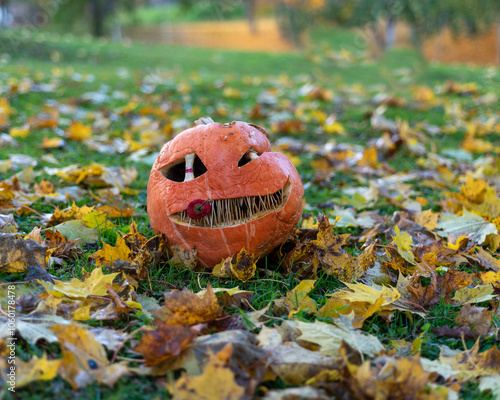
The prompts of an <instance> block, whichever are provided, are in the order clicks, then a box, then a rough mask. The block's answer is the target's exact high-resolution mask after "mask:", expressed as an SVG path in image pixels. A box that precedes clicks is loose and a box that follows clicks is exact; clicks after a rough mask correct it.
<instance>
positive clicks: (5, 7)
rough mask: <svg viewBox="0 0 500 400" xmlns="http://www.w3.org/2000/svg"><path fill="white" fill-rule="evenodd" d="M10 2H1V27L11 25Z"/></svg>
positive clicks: (0, 0)
mask: <svg viewBox="0 0 500 400" xmlns="http://www.w3.org/2000/svg"><path fill="white" fill-rule="evenodd" d="M9 18H10V16H9V0H0V27H4V26H8V25H9Z"/></svg>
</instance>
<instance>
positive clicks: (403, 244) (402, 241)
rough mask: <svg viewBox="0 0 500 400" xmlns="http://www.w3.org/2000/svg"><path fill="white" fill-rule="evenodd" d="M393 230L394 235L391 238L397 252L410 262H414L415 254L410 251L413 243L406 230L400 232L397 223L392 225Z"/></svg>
mask: <svg viewBox="0 0 500 400" xmlns="http://www.w3.org/2000/svg"><path fill="white" fill-rule="evenodd" d="M394 232H396V236H395V237H393V239H394V241H395V242H396V246H397V247H398V253H399V254H400V255H401V257H403V258H404V259H405V260H406V261H408V262H409V263H410V264H416V262H415V256H414V255H413V252H412V251H411V245H412V244H413V240H412V238H411V236H410V235H409V234H408V233H407V232H400V231H399V227H398V226H397V225H396V226H395V227H394Z"/></svg>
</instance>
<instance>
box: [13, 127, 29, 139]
mask: <svg viewBox="0 0 500 400" xmlns="http://www.w3.org/2000/svg"><path fill="white" fill-rule="evenodd" d="M29 134H30V127H29V126H27V125H25V126H20V127H12V128H10V130H9V135H10V136H11V137H13V138H25V137H27V136H29Z"/></svg>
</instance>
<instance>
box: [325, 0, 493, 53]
mask: <svg viewBox="0 0 500 400" xmlns="http://www.w3.org/2000/svg"><path fill="white" fill-rule="evenodd" d="M323 11H324V13H323V15H324V16H325V18H328V19H330V20H334V21H336V22H338V23H340V24H343V25H347V26H356V27H366V28H368V29H369V31H370V32H371V34H372V37H373V39H374V42H375V44H376V46H377V48H378V49H379V51H380V52H384V51H385V50H387V49H390V48H391V47H392V46H393V45H394V41H395V24H396V21H398V20H400V21H406V22H407V23H408V24H410V26H411V27H412V29H413V40H414V44H415V45H416V46H417V47H420V46H421V43H422V40H423V38H424V37H426V36H428V35H432V34H434V33H437V32H439V31H440V30H441V29H443V28H444V27H449V28H450V29H451V31H452V32H453V33H462V34H467V35H473V34H476V33H480V32H484V31H485V30H487V29H489V28H490V27H491V24H492V23H494V22H495V21H497V22H498V21H499V20H500V1H499V0H481V2H480V4H478V2H477V1H476V0H418V1H416V0H326V1H325V6H324V8H323Z"/></svg>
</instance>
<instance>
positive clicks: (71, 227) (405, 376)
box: [0, 27, 500, 399]
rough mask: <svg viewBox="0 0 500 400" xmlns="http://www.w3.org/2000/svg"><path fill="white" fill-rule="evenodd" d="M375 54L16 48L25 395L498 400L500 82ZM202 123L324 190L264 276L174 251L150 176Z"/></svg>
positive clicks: (1, 259)
mask: <svg viewBox="0 0 500 400" xmlns="http://www.w3.org/2000/svg"><path fill="white" fill-rule="evenodd" d="M360 43H362V42H360V41H359V37H356V34H355V33H353V32H350V31H347V30H340V29H332V28H324V27H319V28H317V29H316V30H314V31H313V32H312V34H311V35H310V43H309V45H308V47H307V48H306V49H305V50H303V51H297V52H295V53H290V54H276V55H274V54H264V53H243V52H241V53H238V52H227V51H213V50H206V49H197V48H182V47H166V46H159V45H146V44H127V45H122V44H117V43H112V42H108V41H105V40H102V41H96V40H93V39H89V38H88V39H86V38H83V39H82V38H78V37H74V36H72V35H69V34H68V35H61V34H54V33H50V32H28V31H0V66H1V67H0V134H4V135H3V136H0V210H2V212H5V213H6V214H0V235H1V236H0V254H2V255H1V256H0V279H1V282H2V286H1V291H2V299H1V304H2V309H3V311H4V312H3V313H2V314H5V311H7V310H8V308H7V307H8V301H7V299H9V295H10V294H9V292H8V291H9V290H11V286H14V287H15V293H16V294H15V298H16V316H17V317H16V318H17V319H18V320H22V322H23V324H24V325H20V324H19V323H18V326H17V337H18V341H17V344H16V357H17V359H16V365H17V367H18V369H17V373H18V375H17V379H18V380H17V388H16V393H15V394H14V395H13V394H12V393H11V392H9V391H7V390H6V388H7V385H5V386H4V389H3V392H0V393H3V395H4V398H5V399H10V398H23V399H30V398H32V399H40V398H58V399H59V398H60V399H65V398H68V399H70V398H81V399H91V398H92V399H93V398H96V399H129V398H130V399H133V398H138V397H141V398H143V399H154V398H163V397H167V396H171V397H174V398H177V399H181V398H196V396H202V395H204V396H206V397H203V398H207V399H209V398H220V396H221V393H226V392H224V391H225V390H227V391H228V392H227V393H226V394H227V398H230V399H237V398H251V397H252V396H256V397H257V398H259V397H264V396H268V397H266V398H284V397H271V396H272V395H278V394H279V393H280V390H284V389H286V388H288V389H290V388H298V390H302V391H299V392H298V393H299V394H298V395H299V396H309V397H310V398H327V396H330V397H331V396H337V397H339V398H360V399H362V398H387V399H389V398H394V399H396V398H398V399H399V398H406V399H410V398H419V399H420V398H422V399H424V398H443V399H447V398H450V399H451V398H456V397H454V396H456V395H458V396H459V397H460V398H464V399H479V398H480V399H493V398H495V395H496V396H499V395H500V394H499V393H500V389H499V387H498V383H496V386H495V382H494V379H498V378H499V376H498V370H499V369H500V364H499V361H498V360H499V359H500V357H499V353H498V343H499V338H498V333H499V332H498V324H499V323H500V314H499V308H498V305H499V303H498V294H499V291H500V286H499V282H500V272H499V271H500V256H499V254H498V248H499V247H500V239H499V236H498V228H499V227H500V199H499V198H498V193H497V190H496V187H497V186H498V184H500V169H499V168H500V167H499V166H500V164H499V156H498V155H499V153H500V141H499V138H500V114H499V111H498V110H500V102H499V96H500V72H499V70H498V69H496V68H493V67H490V68H487V67H470V66H448V65H435V64H429V63H425V62H424V61H423V60H422V59H421V58H420V57H419V56H418V54H417V53H416V52H415V51H413V50H410V49H396V50H394V51H391V52H390V53H388V54H386V55H385V56H384V57H383V58H381V59H380V60H370V59H366V58H365V57H364V51H365V48H364V46H362V45H360ZM204 116H210V117H211V118H212V119H213V120H214V121H217V122H221V123H228V122H231V121H234V120H237V121H247V122H250V123H254V124H257V125H260V126H262V127H265V129H267V131H268V132H269V135H270V140H271V142H272V144H273V147H274V149H275V150H276V151H280V152H283V153H285V154H286V155H287V156H288V157H289V158H290V159H291V160H292V162H293V163H294V165H295V166H296V168H297V170H298V173H299V175H300V177H301V179H302V182H303V184H304V191H305V194H304V201H303V204H304V211H303V214H302V218H301V220H300V222H299V225H298V228H297V229H296V230H294V231H293V232H292V235H291V236H290V238H289V239H288V240H287V241H286V242H285V244H284V245H283V247H282V248H281V249H277V250H276V251H274V252H272V253H271V254H269V255H268V256H267V257H261V258H260V259H258V261H256V270H255V271H254V272H253V274H254V275H252V276H251V277H250V279H246V278H245V279H238V278H237V276H232V277H231V276H227V274H226V276H225V275H224V274H223V273H218V274H216V275H215V274H213V273H212V272H211V271H207V270H201V271H200V270H199V268H195V267H193V265H192V264H191V263H190V260H189V259H188V258H186V257H185V256H183V255H182V254H180V255H179V254H177V253H175V252H174V254H172V251H171V252H170V255H168V254H167V252H166V251H165V248H164V247H162V244H161V243H160V242H161V239H159V238H156V239H152V238H154V237H155V232H154V231H153V230H152V228H151V225H150V222H149V218H148V215H147V208H146V201H147V192H146V187H147V183H148V178H149V174H150V170H151V166H152V163H153V161H154V160H155V158H156V157H157V155H158V152H159V151H160V149H161V147H162V145H163V144H164V143H166V142H167V141H168V140H170V139H172V138H173V137H174V136H175V135H176V134H178V133H179V132H181V131H182V130H184V129H187V128H189V127H191V126H193V123H194V121H196V120H198V119H199V118H201V117H204ZM73 204H74V205H73ZM105 206H109V207H108V208H106V207H105ZM322 215H324V216H327V217H329V220H328V219H326V218H324V217H322ZM4 216H5V218H4ZM10 216H12V218H13V219H9V218H10ZM339 217H342V218H340V219H339ZM328 221H329V222H328ZM54 226H55V228H54ZM54 232H56V233H54ZM57 232H59V233H57ZM16 233H17V235H16ZM7 235H10V236H7ZM27 238H28V239H32V240H34V241H35V242H38V243H36V245H33V244H31V245H30V246H31V247H30V249H31V250H29V249H28V244H27V243H32V242H30V241H29V240H27ZM78 238H79V240H78V241H75V240H76V239H78ZM122 238H123V239H122ZM148 240H150V241H149V242H148V243H150V245H149V247H140V246H139V245H138V243H145V242H146V241H148ZM43 245H45V246H46V247H43ZM120 246H121V247H120ZM120 249H121V250H120ZM115 251H116V252H115ZM120 251H121V253H120ZM117 254H118V256H117ZM33 257H35V261H36V262H35V263H33ZM117 258H118V260H122V261H123V263H122V264H124V263H125V264H126V263H128V264H127V265H128V267H127V268H128V269H127V268H124V267H121V269H120V267H119V266H118V267H117V265H116V263H114V261H116V260H117ZM133 262H135V264H133ZM33 264H37V265H41V266H42V268H40V267H38V268H36V266H34V265H33ZM131 265H133V266H134V267H133V268H132V266H131ZM227 265H228V264H227ZM234 265H235V268H236V269H237V268H238V265H239V264H238V260H233V266H234ZM252 266H253V263H250V266H247V267H249V269H248V270H246V271H247V272H248V273H250V272H252ZM239 267H241V268H243V266H242V265H239ZM101 268H102V269H101ZM116 272H119V274H118V275H119V276H116V277H114V275H111V274H112V273H116ZM101 273H104V277H100V278H99V276H100V275H99V276H98V274H101ZM37 278H38V279H40V280H41V281H42V282H44V281H45V280H50V279H52V280H53V283H48V282H45V283H40V281H37V280H36V279H37ZM113 278H114V279H113ZM72 279H75V280H73V281H72ZM103 282H107V283H108V285H109V284H111V282H113V283H112V286H105V285H104V283H103ZM209 285H210V286H211V287H212V288H214V289H215V288H217V289H220V290H221V291H220V292H218V295H219V297H218V298H215V297H213V298H212V300H213V302H212V303H211V304H209V305H207V304H206V303H207V302H208V301H209V299H210V298H211V297H210V294H206V295H205V297H204V299H205V300H204V301H205V303H204V305H201V306H200V307H201V311H200V312H199V313H198V314H196V313H195V312H194V313H193V315H191V314H189V312H188V313H187V314H189V315H190V317H189V318H188V316H186V314H182V312H180V311H178V312H176V311H175V310H174V311H172V310H169V312H171V313H172V312H173V315H174V317H175V316H176V318H177V319H176V320H175V321H177V322H176V323H174V322H172V321H173V319H172V318H173V317H172V315H170V316H167V317H166V311H165V310H166V306H165V305H164V304H163V302H164V301H165V299H166V298H167V302H166V303H167V305H168V303H169V301H171V302H172V303H175V302H180V303H182V304H183V305H184V306H187V308H195V306H198V305H199V303H198V302H200V301H201V300H200V299H201V297H199V296H198V295H195V294H192V293H198V292H200V290H202V289H206V288H207V287H208V286H209ZM348 285H349V286H348ZM236 287H237V288H238V290H240V291H243V292H236V293H235V292H234V291H231V290H230V289H232V288H236ZM7 288H9V289H7ZM78 288H83V289H78ZM184 288H185V289H186V291H187V294H186V292H178V291H176V289H178V290H181V289H184ZM94 289H95V291H94ZM224 289H225V290H226V291H224ZM78 290H80V292H78ZM77 292H78V293H80V294H78V293H77ZM180 293H183V294H182V295H181V294H180ZM165 296H167V297H165ZM169 296H170V297H169ZM183 296H184V297H183ZM168 299H170V300H168ZM217 299H218V300H217ZM247 300H248V301H247ZM219 304H220V305H219ZM203 307H208V308H210V307H212V308H211V310H213V308H214V307H215V308H216V309H217V313H216V314H217V315H216V316H215V317H214V316H213V315H209V314H210V313H209V312H208V309H207V308H203ZM167 308H168V307H167ZM151 310H153V311H151ZM196 310H199V309H196ZM181 314H182V315H181ZM158 315H160V317H161V318H160V319H159V320H158V319H155V316H158ZM0 318H2V319H6V317H5V315H2V316H0ZM183 318H184V319H183ZM162 320H163V322H162ZM71 321H75V324H72V325H70V324H69V323H70V322H71ZM165 321H166V323H165ZM179 321H181V322H179ZM193 321H195V322H194V323H193ZM4 322H5V323H6V321H3V320H2V323H4ZM27 326H28V328H29V329H28V328H27ZM179 329H180V330H179ZM33 331H37V332H38V333H37V334H35V333H33ZM340 332H342V333H340ZM0 333H1V335H0V337H1V338H2V339H1V341H0V352H2V354H3V355H6V354H8V351H7V348H6V347H5V344H6V341H7V340H8V339H5V338H6V331H5V330H4V331H0ZM320 333H321V334H320ZM37 335H38V336H37ZM210 335H212V336H213V340H214V343H212V344H211V343H209V342H207V340H208V338H209V337H210ZM238 335H240V336H238ZM342 335H343V336H342ZM175 338H177V339H178V338H181V339H182V340H180V339H178V340H177V341H174V339H175ZM339 338H340V339H339ZM360 338H361V339H360ZM342 339H343V340H342ZM217 340H218V341H219V342H217ZM359 340H361V342H362V343H366V345H361V344H360V341H359ZM204 341H205V342H204ZM174 342H175V343H174ZM215 342H217V343H215ZM161 343H167V344H168V346H169V348H168V349H165V346H163V348H160V347H161V346H160V345H159V344H161ZM227 343H230V344H231V346H232V347H231V348H234V350H231V348H228V347H224V346H223V345H225V344H227ZM242 343H243V344H242ZM168 346H167V347H168ZM203 346H205V347H203ZM238 346H239V347H238ZM287 346H288V347H287ZM370 346H371V347H370ZM287 348H288V349H289V350H288V351H289V352H290V349H293V350H292V352H295V353H296V354H297V356H296V358H293V359H292V358H290V360H288V359H287V358H286V356H285V355H283V354H285V353H286V352H285V350H286V349H287ZM193 349H194V350H193ZM284 349H285V350H284ZM198 350H199V351H201V352H204V354H205V355H204V356H199V355H198V356H199V358H198V359H195V358H194V356H193V352H195V351H198ZM210 351H211V352H213V353H217V357H218V358H217V357H215V358H214V357H212V358H210V357H209V356H208V355H207V354H208V353H210ZM250 353H251V354H250ZM242 354H243V355H242ZM44 355H45V357H47V359H48V361H47V360H46V359H45V358H42V357H44ZM200 357H201V358H200ZM245 357H246V358H245ZM249 360H250V361H249ZM464 360H470V362H469V361H464ZM1 362H3V360H2V361H0V368H1V369H2V374H3V373H5V372H6V371H7V369H6V368H7V367H8V366H7V364H6V362H5V363H4V364H2V363H1ZM193 363H194V364H197V363H198V364H200V367H199V370H197V369H196V368H194V367H193V365H194V364H193ZM242 365H243V366H242ZM181 369H183V370H185V371H187V374H184V373H183V372H180V370H181ZM31 371H34V372H32V373H31V374H30V373H29V372H31ZM78 374H80V375H78ZM79 377H80V378H79ZM2 379H5V376H4V375H2ZM212 388H213V390H214V393H211V391H210V390H209V389H212ZM306 390H310V391H312V392H306ZM307 393H313V394H312V395H311V394H307ZM211 395H212V396H213V397H210V396H211ZM245 396H246V397H245ZM312 396H316V397H312ZM321 396H324V397H321ZM342 396H344V397H342ZM377 396H378V397H377ZM384 396H385V397H384ZM200 398H201V397H200Z"/></svg>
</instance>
